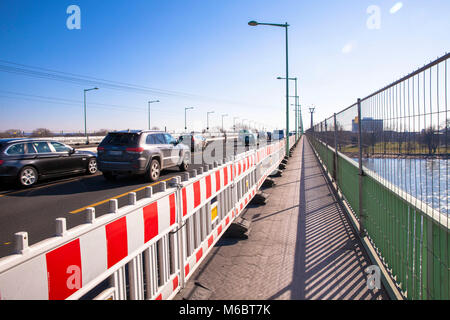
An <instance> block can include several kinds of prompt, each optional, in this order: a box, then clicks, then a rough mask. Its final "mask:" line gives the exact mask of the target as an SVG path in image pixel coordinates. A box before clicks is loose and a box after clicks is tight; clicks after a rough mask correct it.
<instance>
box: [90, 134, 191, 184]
mask: <svg viewBox="0 0 450 320" xmlns="http://www.w3.org/2000/svg"><path fill="white" fill-rule="evenodd" d="M97 151H98V152H97V159H98V169H99V170H100V171H102V172H103V176H104V177H105V179H107V180H110V179H113V178H114V177H115V176H116V175H118V174H141V175H145V177H146V179H147V180H148V181H156V180H158V178H159V175H160V172H161V170H162V169H166V168H169V167H175V166H178V167H179V168H180V170H181V171H186V170H187V169H188V167H189V164H190V162H191V153H190V150H189V147H188V146H186V145H184V144H182V143H179V141H178V140H176V139H175V138H174V137H172V135H170V134H169V133H167V132H160V131H144V130H136V131H129V130H128V131H118V132H110V133H108V135H107V136H106V137H105V138H104V139H103V141H102V142H101V143H100V144H99V146H98V148H97Z"/></svg>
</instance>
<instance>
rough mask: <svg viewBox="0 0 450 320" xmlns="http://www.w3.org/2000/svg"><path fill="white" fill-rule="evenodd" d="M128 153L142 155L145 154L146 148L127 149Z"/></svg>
mask: <svg viewBox="0 0 450 320" xmlns="http://www.w3.org/2000/svg"><path fill="white" fill-rule="evenodd" d="M126 151H127V152H129V153H142V152H144V148H142V147H140V148H126Z"/></svg>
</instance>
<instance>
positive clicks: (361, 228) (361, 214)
mask: <svg viewBox="0 0 450 320" xmlns="http://www.w3.org/2000/svg"><path fill="white" fill-rule="evenodd" d="M361 122H362V121H361V99H358V164H359V173H358V175H359V178H358V180H359V186H358V194H359V236H360V237H361V238H363V237H365V235H366V234H365V229H364V222H365V221H364V212H363V210H364V209H363V175H364V172H363V169H362V128H361Z"/></svg>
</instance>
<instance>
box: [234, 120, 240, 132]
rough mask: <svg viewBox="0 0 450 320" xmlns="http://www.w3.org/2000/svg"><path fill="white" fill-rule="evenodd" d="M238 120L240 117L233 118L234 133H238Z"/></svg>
mask: <svg viewBox="0 0 450 320" xmlns="http://www.w3.org/2000/svg"><path fill="white" fill-rule="evenodd" d="M236 119H239V117H234V118H233V131H234V132H236Z"/></svg>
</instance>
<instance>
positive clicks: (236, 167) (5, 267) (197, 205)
mask: <svg viewBox="0 0 450 320" xmlns="http://www.w3.org/2000/svg"><path fill="white" fill-rule="evenodd" d="M283 146H284V141H280V142H278V143H276V144H273V145H270V146H264V147H262V148H260V149H258V150H253V151H249V152H245V153H243V154H240V155H238V156H237V157H236V159H230V160H229V161H227V162H225V163H224V164H219V165H217V164H216V165H215V166H205V168H204V170H201V169H200V170H199V171H198V174H195V176H194V177H191V178H189V177H187V176H185V179H184V180H185V181H181V179H180V178H179V177H177V178H174V179H172V181H171V182H172V183H171V184H169V187H168V188H166V183H165V182H162V183H161V184H162V191H161V192H158V193H155V194H153V193H152V188H151V187H147V190H146V195H147V197H146V198H143V199H141V200H139V201H136V194H134V193H130V195H129V205H127V206H124V207H121V208H120V209H118V203H117V200H116V199H115V200H110V210H109V213H108V214H105V215H103V216H101V217H97V218H96V217H95V210H94V208H89V209H87V212H86V214H87V219H86V223H85V224H82V225H79V226H77V227H75V228H72V229H70V230H67V229H66V225H65V219H57V232H56V234H57V235H56V236H55V237H53V238H50V239H46V240H44V241H42V242H39V243H37V244H35V245H33V246H28V244H27V243H28V239H27V238H28V235H27V234H26V233H24V232H22V233H17V234H16V235H15V236H16V238H17V241H16V249H17V254H14V255H12V256H8V257H5V258H2V259H0V299H2V300H12V299H39V300H47V299H49V300H63V299H114V300H125V299H132V300H135V299H136V300H141V299H155V300H159V299H171V298H173V297H174V296H175V295H176V293H177V292H178V291H179V290H180V289H181V288H182V287H183V286H184V284H185V282H186V281H187V280H188V279H189V277H190V276H191V275H192V274H193V272H194V271H195V269H196V268H197V267H198V266H199V265H200V264H201V262H202V261H203V260H204V258H205V257H206V256H207V254H208V253H209V252H210V250H211V249H212V247H213V246H214V245H215V243H216V242H217V241H218V240H219V239H220V237H221V235H223V233H224V232H225V231H226V229H227V228H228V227H229V226H230V225H231V223H232V222H233V221H234V220H235V219H236V218H237V217H238V216H239V215H240V214H241V213H242V212H243V211H244V209H245V207H246V206H247V205H248V203H249V202H250V201H251V199H252V198H253V197H254V196H255V195H256V192H257V190H258V189H259V187H260V185H261V183H262V182H263V181H264V179H265V178H266V177H267V176H268V175H270V173H271V172H272V171H273V170H275V169H276V168H277V166H278V165H279V163H280V162H281V160H282V159H283V157H284V155H285V154H284V149H283ZM263 163H267V164H269V163H270V165H267V166H266V167H265V168H264V169H263V170H259V171H261V172H258V170H257V168H258V166H259V167H260V168H261V165H262V164H263ZM19 279H20V281H18V280H19Z"/></svg>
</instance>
